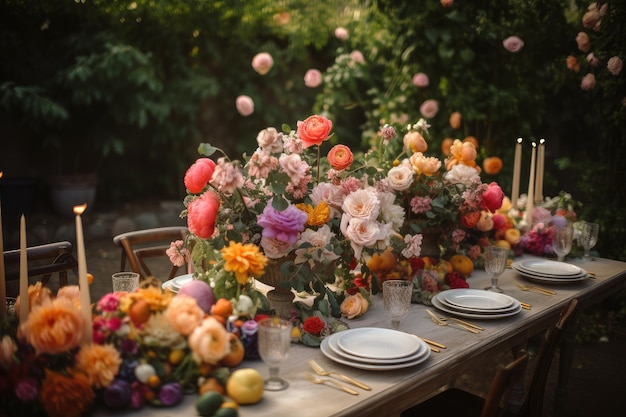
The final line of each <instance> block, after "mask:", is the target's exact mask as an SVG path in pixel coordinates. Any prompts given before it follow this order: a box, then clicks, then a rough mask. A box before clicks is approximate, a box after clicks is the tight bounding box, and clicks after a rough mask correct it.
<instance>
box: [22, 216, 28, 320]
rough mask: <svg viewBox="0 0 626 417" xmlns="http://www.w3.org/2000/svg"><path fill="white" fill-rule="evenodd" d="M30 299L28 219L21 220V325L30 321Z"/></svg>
mask: <svg viewBox="0 0 626 417" xmlns="http://www.w3.org/2000/svg"><path fill="white" fill-rule="evenodd" d="M29 310H30V297H28V262H27V260H26V219H25V218H24V215H23V214H22V218H21V219H20V311H19V317H20V324H23V323H26V320H28V312H29Z"/></svg>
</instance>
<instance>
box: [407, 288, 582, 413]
mask: <svg viewBox="0 0 626 417" xmlns="http://www.w3.org/2000/svg"><path fill="white" fill-rule="evenodd" d="M577 305H578V300H577V299H575V298H574V299H572V300H570V302H569V303H568V304H567V305H566V306H565V307H564V308H563V309H561V312H560V315H559V319H558V320H557V322H556V323H555V325H554V326H552V327H551V328H549V329H548V330H547V331H546V333H545V334H544V339H543V343H542V345H541V348H540V350H539V354H538V355H537V360H536V365H535V367H534V372H533V374H532V379H531V382H530V385H529V387H528V392H527V394H526V398H525V400H524V402H523V404H522V406H521V409H520V410H521V411H520V412H519V413H514V414H513V413H510V412H508V411H507V410H505V409H503V408H501V407H500V403H501V402H502V400H503V399H506V398H507V397H508V393H507V390H510V389H511V388H512V387H513V384H515V383H516V382H518V381H517V379H516V377H517V376H518V375H521V374H518V372H519V371H520V370H522V372H523V370H524V369H525V364H524V366H523V367H522V365H520V364H519V362H520V360H521V361H522V362H526V363H527V362H528V355H527V354H525V353H523V354H522V356H520V357H518V359H516V360H515V361H513V362H511V363H510V364H509V365H508V366H506V367H505V368H503V369H500V370H498V372H497V373H496V376H495V377H494V379H493V381H492V382H491V386H490V387H489V391H488V392H487V395H486V396H485V398H482V397H480V396H478V395H475V394H472V393H470V392H467V391H464V390H461V389H457V388H450V389H448V390H446V391H443V392H442V393H440V394H437V395H436V396H434V397H432V398H430V399H428V400H426V401H424V402H423V403H420V404H418V405H416V406H414V407H411V408H410V409H408V410H406V411H404V412H403V413H402V414H401V416H402V417H409V416H429V417H444V416H446V417H447V416H451V417H452V416H453V417H458V416H459V415H464V416H480V417H495V416H498V415H515V416H519V417H541V415H542V414H543V402H544V395H545V389H546V380H547V378H548V374H549V372H550V365H551V364H552V360H553V359H554V356H555V353H556V350H557V349H558V347H559V345H560V344H561V341H562V340H563V337H564V336H565V334H566V332H567V330H568V329H569V327H570V326H571V324H572V322H573V321H574V316H575V310H576V307H577ZM524 357H526V360H524ZM505 394H506V395H505Z"/></svg>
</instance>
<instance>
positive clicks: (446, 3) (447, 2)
mask: <svg viewBox="0 0 626 417" xmlns="http://www.w3.org/2000/svg"><path fill="white" fill-rule="evenodd" d="M440 3H441V6H442V7H445V8H448V7H451V6H452V4H453V3H454V0H440Z"/></svg>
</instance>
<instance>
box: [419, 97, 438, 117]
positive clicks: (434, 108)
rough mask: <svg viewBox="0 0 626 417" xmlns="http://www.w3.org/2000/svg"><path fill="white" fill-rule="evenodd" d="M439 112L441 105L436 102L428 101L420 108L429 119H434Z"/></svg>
mask: <svg viewBox="0 0 626 417" xmlns="http://www.w3.org/2000/svg"><path fill="white" fill-rule="evenodd" d="M438 112H439V104H438V103H437V102H436V101H435V100H426V101H425V102H423V103H422V105H421V106H420V113H421V114H422V116H424V117H425V118H427V119H432V118H433V117H435V116H436V115H437V113H438Z"/></svg>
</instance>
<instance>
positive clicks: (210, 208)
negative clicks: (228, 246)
mask: <svg viewBox="0 0 626 417" xmlns="http://www.w3.org/2000/svg"><path fill="white" fill-rule="evenodd" d="M219 208H220V199H219V198H218V197H217V195H216V194H215V193H214V192H212V191H208V192H206V193H204V194H202V195H201V196H200V197H198V198H196V199H195V200H193V201H192V202H191V203H189V206H188V207H187V226H188V227H189V230H190V231H191V233H193V234H195V235H196V236H198V237H199V238H202V239H209V238H210V237H211V236H213V233H214V231H215V219H216V217H217V210H218V209H219Z"/></svg>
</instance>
